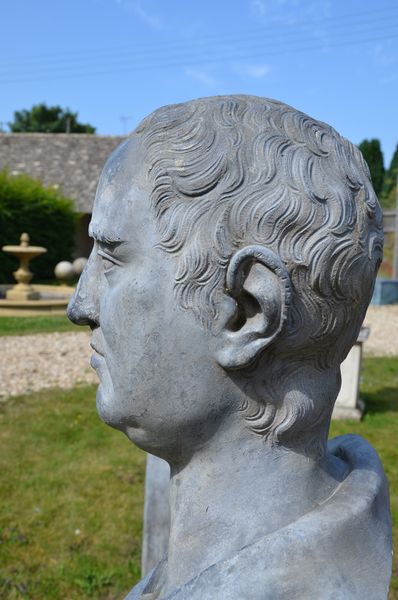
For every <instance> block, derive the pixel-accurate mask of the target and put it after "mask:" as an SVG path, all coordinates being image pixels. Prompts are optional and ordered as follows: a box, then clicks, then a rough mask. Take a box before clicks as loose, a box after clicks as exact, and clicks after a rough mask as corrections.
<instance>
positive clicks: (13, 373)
mask: <svg viewBox="0 0 398 600" xmlns="http://www.w3.org/2000/svg"><path fill="white" fill-rule="evenodd" d="M89 342H90V333H89V332H86V331H84V332H79V333H45V334H38V335H23V336H5V337H0V348H1V361H0V402H1V401H2V400H3V401H4V400H5V399H6V398H7V397H8V396H17V395H19V394H24V393H26V392H33V391H37V390H40V389H43V388H48V387H55V386H57V387H61V388H70V387H73V386H75V385H77V384H79V383H97V381H98V380H97V376H96V374H95V372H94V371H93V369H92V368H91V367H90V356H91V354H92V349H91V348H90V346H89Z"/></svg>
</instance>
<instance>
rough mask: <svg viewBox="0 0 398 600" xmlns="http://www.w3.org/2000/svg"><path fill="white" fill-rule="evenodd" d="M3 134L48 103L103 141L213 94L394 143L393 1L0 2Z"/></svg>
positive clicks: (396, 67)
mask: <svg viewBox="0 0 398 600" xmlns="http://www.w3.org/2000/svg"><path fill="white" fill-rule="evenodd" d="M1 21H2V24H1V36H0V122H1V123H3V127H4V128H5V129H6V123H7V122H8V121H10V120H11V119H12V116H13V111H14V110H20V109H23V108H30V107H31V106H32V104H35V103H38V102H46V103H47V104H49V105H52V104H60V105H61V106H63V107H69V108H71V109H72V110H74V111H78V112H79V119H80V120H81V121H83V122H90V123H91V124H92V125H94V126H96V127H97V132H98V133H100V134H114V135H119V134H122V133H123V132H124V131H130V130H132V129H133V128H134V127H135V126H136V125H137V123H138V122H139V121H140V120H141V119H142V118H143V117H144V116H145V115H147V114H148V113H149V112H151V111H152V110H154V109H155V108H157V107H159V106H161V105H164V104H170V103H175V102H181V101H184V100H188V99H190V98H195V97H200V96H210V95H214V94H229V93H247V94H256V95H259V96H267V97H270V98H276V99H278V100H282V101H284V102H286V103H288V104H291V105H293V106H295V107H296V108H299V109H300V110H303V111H304V112H306V113H308V114H309V115H311V116H313V117H315V118H318V119H320V120H323V121H326V122H327V123H330V124H331V125H333V126H334V127H335V128H336V129H337V130H338V131H339V132H340V133H342V134H343V135H345V136H346V137H348V138H349V139H350V140H351V141H353V142H354V143H359V142H360V141H361V140H362V139H364V138H365V137H367V138H372V137H378V138H379V139H380V140H381V142H382V148H383V152H384V155H385V161H386V163H387V164H388V163H389V161H390V159H391V156H392V153H393V150H394V148H395V145H396V144H397V142H398V118H397V116H398V94H397V91H398V3H397V2H396V0H380V3H377V4H376V2H374V1H370V0H346V1H345V2H343V1H342V0H229V1H227V0H218V1H217V0H212V1H210V0H201V1H200V2H198V1H195V2H192V1H189V0H184V1H182V0H167V1H166V0H163V1H162V0H2V3H1Z"/></svg>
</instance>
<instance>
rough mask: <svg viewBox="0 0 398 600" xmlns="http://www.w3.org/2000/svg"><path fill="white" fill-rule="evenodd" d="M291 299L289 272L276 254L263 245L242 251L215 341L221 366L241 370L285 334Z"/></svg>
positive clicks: (232, 266) (232, 269)
mask: <svg viewBox="0 0 398 600" xmlns="http://www.w3.org/2000/svg"><path fill="white" fill-rule="evenodd" d="M290 298H291V285H290V278H289V275H288V272H287V270H286V268H285V266H284V265H283V263H282V261H281V260H280V258H279V257H278V256H277V255H276V254H275V253H274V252H272V251H271V250H269V249H268V248H265V247H263V246H246V247H245V248H242V249H241V250H238V251H237V252H236V253H235V254H234V255H233V256H232V258H231V260H230V263H229V265H228V269H227V273H226V290H225V297H224V303H222V304H221V313H222V314H221V315H220V317H221V319H220V320H221V323H222V326H221V328H220V329H219V330H218V333H217V334H216V335H215V337H214V339H213V344H214V348H213V350H214V354H215V357H216V360H217V362H218V363H219V365H220V366H222V367H224V368H226V369H239V368H242V367H245V366H247V365H249V364H250V363H251V362H253V361H254V360H255V359H256V357H257V356H258V355H259V353H260V352H261V351H262V350H264V348H266V347H267V346H268V345H269V344H271V343H272V342H273V341H274V340H275V339H276V337H277V336H278V335H279V333H280V332H281V330H282V327H283V325H284V323H285V321H286V318H287V314H288V308H289V305H290ZM233 301H234V303H233Z"/></svg>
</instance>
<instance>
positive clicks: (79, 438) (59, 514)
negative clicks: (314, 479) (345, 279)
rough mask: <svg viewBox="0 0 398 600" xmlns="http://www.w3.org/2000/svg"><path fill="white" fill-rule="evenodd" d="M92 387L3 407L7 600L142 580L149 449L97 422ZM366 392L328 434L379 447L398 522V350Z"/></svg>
mask: <svg viewBox="0 0 398 600" xmlns="http://www.w3.org/2000/svg"><path fill="white" fill-rule="evenodd" d="M94 395H95V388H94V387H82V388H75V389H74V390H70V391H60V390H48V391H45V392H40V393H35V394H31V395H29V396H23V397H20V398H16V399H14V400H12V401H10V402H9V403H8V404H7V405H6V406H4V408H3V409H2V412H1V413H0V424H1V428H0V444H1V447H2V453H1V454H0V498H1V500H0V506H1V507H2V508H1V509H0V542H1V543H0V598H4V599H7V600H16V599H32V600H36V599H38V600H50V599H57V600H58V599H59V598H67V599H68V600H82V599H84V598H97V599H102V600H105V599H106V600H111V599H114V598H123V595H124V594H125V593H126V592H127V590H129V589H130V588H131V586H132V585H133V583H134V582H135V581H136V580H137V579H138V578H139V562H140V546H141V523H142V505H143V480H144V464H145V456H144V453H143V452H141V451H140V450H138V449H137V448H135V447H134V446H133V445H132V444H131V443H130V442H128V440H127V439H126V438H125V437H124V436H123V435H121V434H120V433H119V432H116V431H113V430H112V429H110V428H108V427H106V426H105V425H104V424H103V423H102V422H101V421H100V420H99V418H98V416H97V415H96V412H95V407H94ZM362 396H363V398H364V399H365V400H366V403H367V407H368V411H367V414H366V415H365V417H364V419H363V421H362V422H361V423H355V422H335V423H333V425H332V431H331V435H340V434H343V433H348V432H350V433H358V434H361V435H363V436H364V437H366V438H367V439H368V440H369V441H370V442H371V443H372V444H373V445H374V446H375V448H376V449H377V450H378V452H379V454H380V456H381V459H382V461H383V464H384V467H385V470H386V473H387V475H388V478H389V481H390V492H391V508H392V514H393V520H394V524H395V527H396V526H397V524H398V450H397V439H398V358H391V359H384V358H383V359H379V358H369V359H366V360H365V367H364V376H363V381H362ZM395 541H396V542H397V537H396V535H395ZM394 560H395V563H394V578H393V582H392V587H391V593H390V600H398V561H397V558H395V559H394Z"/></svg>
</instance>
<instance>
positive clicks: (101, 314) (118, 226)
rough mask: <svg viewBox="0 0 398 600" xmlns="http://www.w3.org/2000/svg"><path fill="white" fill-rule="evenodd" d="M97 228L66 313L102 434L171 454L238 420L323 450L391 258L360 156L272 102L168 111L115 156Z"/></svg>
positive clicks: (191, 105)
mask: <svg viewBox="0 0 398 600" xmlns="http://www.w3.org/2000/svg"><path fill="white" fill-rule="evenodd" d="M90 230H91V234H92V235H93V237H94V240H95V244H94V249H93V253H92V255H91V257H90V259H89V262H88V264H87V266H86V269H85V271H84V273H83V275H82V278H81V280H80V283H79V286H78V289H77V291H76V294H75V296H74V298H73V300H72V301H71V305H70V308H69V315H70V318H71V319H72V320H74V321H76V322H80V323H89V324H90V325H91V327H92V329H93V342H92V344H93V346H94V348H95V349H96V350H97V352H96V353H95V357H94V366H95V367H96V368H97V371H98V374H99V378H100V381H101V385H100V387H99V392H98V396H97V403H98V409H99V412H100V414H101V416H102V417H103V418H104V420H105V421H106V422H108V423H109V424H111V425H113V426H115V427H118V428H120V429H122V430H124V431H125V432H126V433H127V434H128V435H129V437H130V438H131V439H133V441H135V442H136V443H137V444H138V445H141V446H142V447H144V448H145V449H147V450H149V451H150V452H153V453H155V454H159V455H160V456H164V457H165V458H168V457H170V456H177V455H178V454H179V453H182V454H183V453H184V452H185V453H189V452H193V451H195V446H196V447H200V445H201V444H203V443H204V442H205V440H206V437H208V436H212V435H213V434H214V433H215V432H216V431H217V429H218V428H220V427H223V426H224V425H225V422H226V421H227V420H228V419H229V418H230V417H231V415H238V418H239V419H240V420H241V421H242V423H244V424H245V426H246V427H249V428H250V429H251V430H252V431H253V432H254V433H256V434H258V435H259V436H262V437H263V438H264V440H265V442H266V443H268V444H271V445H272V444H282V445H284V444H285V445H288V446H293V447H296V448H298V449H299V450H302V451H304V452H306V453H308V454H312V455H319V454H321V453H322V451H323V448H324V444H325V439H326V435H327V430H328V426H329V420H330V415H331V412H332V409H333V404H334V401H335V398H336V396H337V393H338V390H339V385H340V374H339V365H340V363H341V361H342V360H343V359H344V358H345V356H346V354H347V353H348V351H349V349H350V348H351V346H352V344H353V343H354V341H355V340H356V337H357V335H358V333H359V329H360V326H361V323H362V321H363V318H364V315H365V311H366V308H367V305H368V303H369V301H370V298H371V294H372V290H373V284H374V279H375V276H376V272H377V268H378V265H379V263H380V261H381V256H382V239H383V236H382V214H381V210H380V207H379V205H378V202H377V199H376V196H375V194H374V191H373V188H372V185H371V182H370V177H369V172H368V169H367V166H366V164H365V163H364V160H363V158H362V156H361V154H360V152H359V150H358V149H357V148H356V147H355V146H353V145H352V144H350V143H349V142H348V141H347V140H345V139H344V138H342V137H341V136H339V134H338V133H337V132H336V131H334V130H333V129H332V128H331V127H329V126H328V125H325V124H324V123H320V122H317V121H315V120H313V119H311V118H310V117H308V116H307V115H305V114H303V113H301V112H299V111H297V110H295V109H293V108H291V107H289V106H286V105H285V104H282V103H280V102H276V101H273V100H267V99H262V98H256V97H250V96H229V97H214V98H205V99H201V100H195V101H191V102H187V103H185V104H180V105H175V106H167V107H164V108H161V109H159V110H157V111H155V112H154V113H153V114H152V115H150V116H149V117H147V118H146V119H145V120H144V121H143V122H142V123H141V124H140V125H139V126H138V128H137V129H136V130H135V131H134V132H133V134H132V135H131V136H130V137H129V138H128V140H127V141H126V142H125V143H124V144H123V145H122V146H120V147H119V148H118V149H117V150H116V151H115V152H114V153H113V155H112V156H111V157H110V159H109V160H108V162H107V164H106V166H105V168H104V171H103V173H102V176H101V179H100V183H99V187H98V191H97V196H96V200H95V206H94V212H93V218H92V222H91V226H90ZM231 418H232V417H231ZM233 418H235V417H233Z"/></svg>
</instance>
